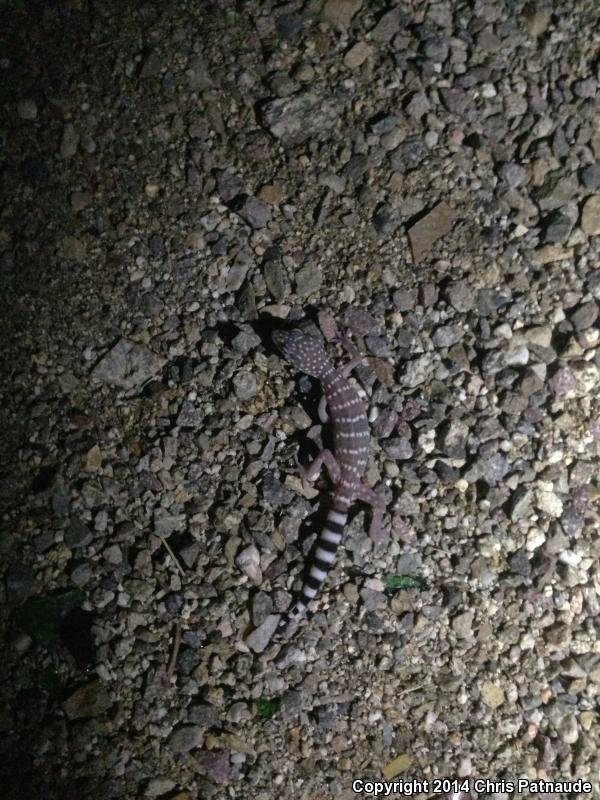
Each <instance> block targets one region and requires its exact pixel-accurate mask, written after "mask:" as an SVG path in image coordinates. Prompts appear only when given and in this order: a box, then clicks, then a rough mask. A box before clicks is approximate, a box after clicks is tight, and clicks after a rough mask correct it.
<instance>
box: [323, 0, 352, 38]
mask: <svg viewBox="0 0 600 800" xmlns="http://www.w3.org/2000/svg"><path fill="white" fill-rule="evenodd" d="M361 6H362V0H327V2H326V3H325V5H324V6H323V12H322V13H323V17H324V18H325V19H326V20H327V22H329V23H330V24H331V25H332V26H333V27H334V28H335V29H336V30H338V31H340V33H344V32H345V31H347V30H348V28H349V26H350V23H351V22H352V17H353V16H354V15H355V14H356V12H357V11H359V10H360V7H361Z"/></svg>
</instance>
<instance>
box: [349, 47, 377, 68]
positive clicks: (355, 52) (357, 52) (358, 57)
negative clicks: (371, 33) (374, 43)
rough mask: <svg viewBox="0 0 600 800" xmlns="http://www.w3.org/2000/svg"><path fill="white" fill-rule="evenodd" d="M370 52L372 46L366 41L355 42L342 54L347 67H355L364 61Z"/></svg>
mask: <svg viewBox="0 0 600 800" xmlns="http://www.w3.org/2000/svg"><path fill="white" fill-rule="evenodd" d="M372 52H373V48H372V47H371V45H370V44H367V43H366V42H357V43H356V44H355V45H354V46H353V47H351V48H350V50H348V52H347V53H346V55H345V56H344V64H345V65H346V66H347V67H348V68H349V69H356V68H357V67H360V66H362V65H363V64H364V63H365V61H366V60H367V58H369V56H370V55H371V54H372Z"/></svg>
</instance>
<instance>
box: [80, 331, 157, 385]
mask: <svg viewBox="0 0 600 800" xmlns="http://www.w3.org/2000/svg"><path fill="white" fill-rule="evenodd" d="M165 363H166V359H165V358H163V357H162V356H158V355H156V354H155V353H153V352H152V351H151V350H148V348H147V347H144V346H143V345H140V344H136V343H135V342H131V341H129V340H128V339H120V340H119V341H118V342H117V344H116V345H115V346H114V347H113V348H112V350H109V352H108V353H107V354H106V355H105V356H104V358H102V359H101V360H100V362H99V363H98V364H97V365H96V367H94V369H93V370H92V377H93V378H95V379H96V380H98V381H101V382H102V383H107V384H109V385H111V386H116V387H117V388H119V389H124V390H125V391H132V390H138V389H141V387H142V386H143V385H144V383H146V381H148V380H150V379H151V378H153V377H154V376H155V375H156V374H157V373H158V372H159V371H160V370H161V369H162V367H163V366H164V365H165Z"/></svg>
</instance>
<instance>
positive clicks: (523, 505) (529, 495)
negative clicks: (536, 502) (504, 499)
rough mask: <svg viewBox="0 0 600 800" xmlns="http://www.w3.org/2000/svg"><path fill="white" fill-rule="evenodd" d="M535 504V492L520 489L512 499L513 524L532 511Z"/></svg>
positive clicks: (511, 515)
mask: <svg viewBox="0 0 600 800" xmlns="http://www.w3.org/2000/svg"><path fill="white" fill-rule="evenodd" d="M532 503H533V492H532V491H531V489H525V488H524V487H519V489H517V490H516V491H515V493H514V494H513V496H512V498H511V512H510V518H511V519H512V521H513V522H517V521H518V520H520V519H523V517H526V516H527V514H529V512H530V511H531V507H532Z"/></svg>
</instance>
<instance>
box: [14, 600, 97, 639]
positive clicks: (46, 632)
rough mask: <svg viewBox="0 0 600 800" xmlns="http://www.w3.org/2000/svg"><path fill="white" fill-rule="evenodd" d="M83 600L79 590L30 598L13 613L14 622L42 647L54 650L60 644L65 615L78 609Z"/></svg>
mask: <svg viewBox="0 0 600 800" xmlns="http://www.w3.org/2000/svg"><path fill="white" fill-rule="evenodd" d="M84 600H85V592H83V591H81V589H61V590H60V591H58V592H52V593H51V594H45V595H42V596H40V597H31V598H29V600H26V601H25V602H24V603H23V605H22V606H20V607H19V608H18V609H17V610H16V612H15V622H16V623H17V625H18V626H19V627H20V628H22V629H23V630H24V631H25V633H27V634H28V635H29V636H31V638H32V639H33V640H34V641H35V642H37V643H38V644H41V645H42V646H43V647H47V648H49V649H54V648H55V647H57V646H58V645H59V644H60V625H61V622H62V619H63V617H64V616H65V614H68V612H69V611H72V610H73V609H74V608H78V607H79V606H80V605H81V604H82V603H83V601H84Z"/></svg>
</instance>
